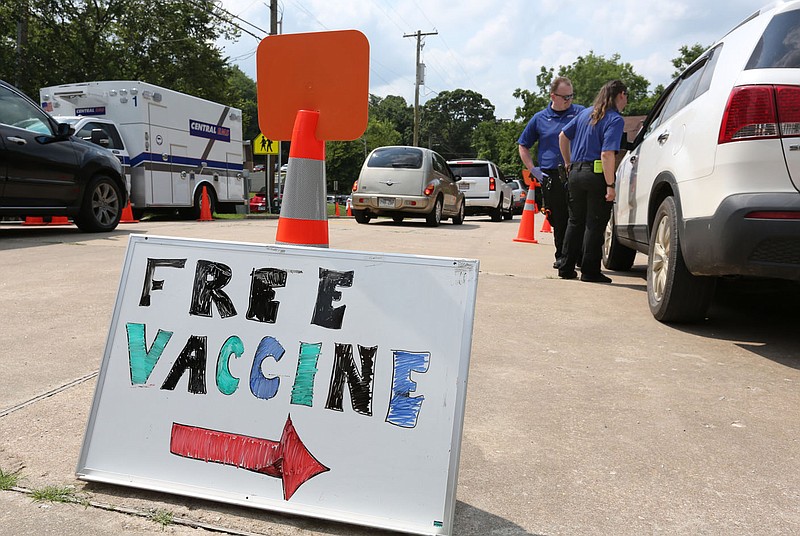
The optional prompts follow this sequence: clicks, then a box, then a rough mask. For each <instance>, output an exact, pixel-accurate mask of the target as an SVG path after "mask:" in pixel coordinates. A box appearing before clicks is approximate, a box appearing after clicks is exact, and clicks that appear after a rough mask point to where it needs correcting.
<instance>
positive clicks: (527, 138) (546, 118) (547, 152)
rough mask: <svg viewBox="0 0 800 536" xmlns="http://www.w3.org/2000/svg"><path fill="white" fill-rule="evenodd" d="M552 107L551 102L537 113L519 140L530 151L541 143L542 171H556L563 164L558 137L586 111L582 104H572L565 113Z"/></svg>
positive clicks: (539, 151) (540, 160)
mask: <svg viewBox="0 0 800 536" xmlns="http://www.w3.org/2000/svg"><path fill="white" fill-rule="evenodd" d="M552 105H553V103H552V102H551V103H550V104H548V105H547V108H545V109H544V110H541V111H538V112H536V113H535V114H534V116H533V117H532V118H531V120H530V121H528V124H527V126H526V127H525V130H523V131H522V134H521V135H520V137H519V139H518V140H517V143H518V144H519V145H522V146H523V147H527V148H528V149H530V148H531V147H533V144H534V143H536V142H537V141H538V142H539V150H538V152H537V160H538V162H539V167H540V168H542V169H556V168H557V167H558V165H559V164H561V163H563V159H562V158H561V150H560V149H559V148H558V135H559V133H560V132H561V131H562V130H563V129H564V127H565V126H566V125H567V123H569V122H570V121H572V120H573V119H574V118H575V117H577V115H578V113H579V112H580V111H582V110H583V109H584V107H583V106H581V105H580V104H570V106H569V108H567V109H566V110H564V111H563V112H557V111H555V110H553V106H552Z"/></svg>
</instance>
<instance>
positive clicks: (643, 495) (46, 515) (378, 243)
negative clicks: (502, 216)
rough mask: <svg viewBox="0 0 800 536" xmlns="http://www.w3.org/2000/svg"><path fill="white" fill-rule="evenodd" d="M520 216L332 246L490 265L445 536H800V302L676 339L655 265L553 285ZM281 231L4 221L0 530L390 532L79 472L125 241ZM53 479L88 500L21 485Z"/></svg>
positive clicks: (743, 293) (482, 284)
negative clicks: (657, 312) (450, 529)
mask: <svg viewBox="0 0 800 536" xmlns="http://www.w3.org/2000/svg"><path fill="white" fill-rule="evenodd" d="M519 221H520V220H519V218H515V219H514V220H513V221H511V222H501V223H493V222H490V221H489V220H488V218H468V219H467V220H466V222H465V224H464V225H462V226H452V225H451V224H449V223H444V224H442V226H440V227H439V228H435V229H432V228H428V227H426V226H424V225H423V224H422V223H419V222H414V221H408V222H405V223H404V224H402V225H396V224H394V223H392V222H391V221H384V220H379V221H377V222H373V223H370V224H369V225H366V226H365V225H358V224H356V223H355V222H354V221H353V220H352V219H344V218H343V219H338V220H331V221H330V223H329V228H330V237H331V238H330V243H331V247H334V248H339V249H349V250H360V251H380V252H397V253H412V254H422V255H443V256H451V257H467V258H479V259H480V261H481V274H480V278H479V288H478V302H477V311H476V318H475V328H474V335H473V348H472V357H471V366H470V378H469V388H468V393H467V408H466V417H465V425H464V436H463V445H462V455H461V466H460V472H459V486H458V506H457V510H456V520H455V534H457V535H465V536H467V535H468V536H473V535H474V536H479V535H492V534H493V535H501V536H516V535H520V536H521V535H539V534H621V535H627V534H630V535H639V534H720V535H722V534H725V535H728V534H748V535H749V534H764V535H772V534H795V533H797V534H800V510H799V509H798V508H797V504H798V503H799V502H800V440H799V439H798V433H797V423H798V422H800V389H798V384H799V383H800V357H799V356H798V338H797V333H798V330H797V325H798V320H799V319H800V315H799V314H798V312H797V308H796V299H797V297H798V296H797V294H796V292H795V291H794V290H793V289H790V291H788V292H787V291H786V290H785V288H784V287H779V288H777V289H770V288H767V289H766V290H765V289H764V288H763V287H745V288H744V289H741V288H740V289H738V290H737V291H736V292H723V293H722V294H721V296H720V299H719V300H718V303H717V304H715V306H714V308H713V309H712V317H711V319H710V320H707V321H706V322H704V323H702V324H699V325H696V326H683V327H671V326H666V325H663V324H660V323H658V322H656V321H654V320H653V319H652V316H651V315H650V313H649V311H648V308H647V303H646V295H645V281H644V266H643V263H644V259H643V258H638V259H637V265H636V267H635V271H634V272H631V273H626V274H611V276H612V278H613V279H614V282H613V284H611V285H598V284H589V283H581V282H579V281H563V280H559V279H557V278H555V277H554V276H555V271H554V270H552V268H551V264H552V261H553V257H552V252H553V249H552V245H551V244H552V235H548V234H541V233H539V232H538V231H539V229H540V228H541V220H538V221H537V223H536V226H535V230H536V237H537V239H538V240H539V241H540V244H538V245H532V244H525V243H517V242H513V240H512V239H513V238H514V237H515V236H516V234H517V230H518V225H519ZM276 224H277V220H274V219H258V220H252V219H251V220H244V221H215V222H209V223H196V222H179V221H158V222H143V223H139V224H131V225H129V226H120V227H119V229H118V230H117V231H115V232H114V233H111V234H105V235H89V234H84V233H80V232H78V231H77V229H75V228H73V227H45V228H33V227H23V226H20V225H14V224H12V225H0V307H1V308H2V309H0V310H2V311H3V325H2V328H0V469H2V470H3V472H5V473H9V472H16V471H19V474H20V477H21V480H20V484H19V491H3V492H0V534H89V535H106V534H108V535H111V534H114V535H117V534H120V533H125V534H150V533H154V534H155V533H162V532H165V533H168V534H190V533H191V534H202V533H205V532H208V533H209V534H210V533H212V532H222V533H229V534H269V535H292V536H295V535H323V534H326V535H332V534H341V535H351V534H353V535H366V534H370V535H372V534H389V533H386V532H381V531H375V530H371V529H369V528H363V527H353V526H349V525H343V524H339V523H331V522H326V521H321V520H315V519H307V518H301V517H292V516H285V515H279V514H274V513H271V512H264V511H260V510H250V509H244V508H238V507H231V506H227V505H225V504H219V503H211V502H204V501H199V500H195V499H189V498H185V497H180V496H173V495H166V494H159V493H152V492H145V491H140V490H136V489H133V488H126V487H119V486H111V485H100V484H94V483H91V484H90V483H85V482H82V481H79V480H77V479H76V478H75V476H74V472H75V466H76V463H77V459H78V453H79V451H80V447H81V442H82V440H83V433H84V429H85V425H86V420H87V418H88V413H89V410H90V407H91V400H92V395H93V391H94V386H95V382H96V376H95V374H96V371H97V370H98V368H99V366H100V360H101V357H102V353H103V347H104V344H105V338H106V335H107V329H108V323H109V321H110V318H111V312H112V308H113V305H114V299H115V293H116V290H117V286H118V282H119V273H120V268H121V266H122V261H123V257H124V253H125V247H126V244H127V236H128V235H129V234H131V233H143V234H151V235H167V236H181V237H190V238H209V239H220V240H235V241H247V242H262V243H273V242H274V237H275V228H276ZM751 289H754V290H751ZM723 290H725V289H723ZM765 292H766V294H765ZM45 486H74V489H75V492H76V495H77V496H78V497H80V498H81V499H82V500H83V501H84V502H85V504H84V505H78V504H58V503H38V502H34V501H33V500H32V499H31V498H30V496H29V495H28V494H26V493H24V491H25V490H28V491H30V490H35V489H41V488H43V487H45ZM154 512H159V513H161V512H169V513H171V514H172V515H173V519H174V520H175V522H174V523H172V524H169V525H166V526H162V525H161V524H159V523H157V522H155V521H152V520H151V519H150V517H152V515H153V513H154Z"/></svg>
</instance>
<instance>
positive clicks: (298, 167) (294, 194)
mask: <svg viewBox="0 0 800 536" xmlns="http://www.w3.org/2000/svg"><path fill="white" fill-rule="evenodd" d="M318 121H319V112H316V111H309V110H299V111H298V112H297V117H296V118H295V121H294V129H293V130H292V145H291V148H290V149H289V162H288V168H287V171H286V187H285V190H284V191H283V204H281V216H280V218H279V219H278V232H277V234H276V236H275V243H276V244H299V245H302V246H317V247H323V248H326V247H328V204H327V202H326V200H325V142H324V141H322V140H319V139H317V135H316V132H317V122H318Z"/></svg>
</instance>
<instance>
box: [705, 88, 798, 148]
mask: <svg viewBox="0 0 800 536" xmlns="http://www.w3.org/2000/svg"><path fill="white" fill-rule="evenodd" d="M781 136H786V137H789V136H800V86H739V87H735V88H733V91H731V95H730V97H729V98H728V104H727V106H726V107H725V113H724V114H723V116H722V124H721V125H720V129H719V138H718V143H721V144H722V143H729V142H734V141H742V140H754V139H770V138H780V137H781Z"/></svg>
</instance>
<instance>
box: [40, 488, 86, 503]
mask: <svg viewBox="0 0 800 536" xmlns="http://www.w3.org/2000/svg"><path fill="white" fill-rule="evenodd" d="M31 498H32V499H33V500H34V501H38V502H57V503H79V502H82V501H81V499H80V498H79V497H78V495H77V493H75V489H74V488H71V487H69V486H45V487H43V488H39V489H34V490H31Z"/></svg>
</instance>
